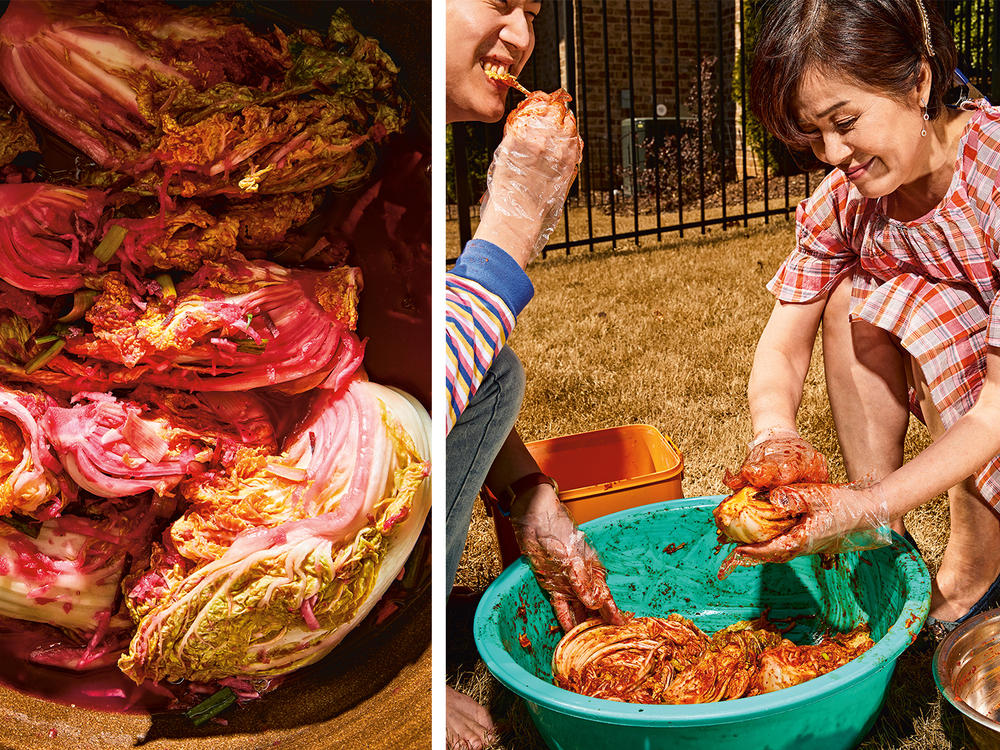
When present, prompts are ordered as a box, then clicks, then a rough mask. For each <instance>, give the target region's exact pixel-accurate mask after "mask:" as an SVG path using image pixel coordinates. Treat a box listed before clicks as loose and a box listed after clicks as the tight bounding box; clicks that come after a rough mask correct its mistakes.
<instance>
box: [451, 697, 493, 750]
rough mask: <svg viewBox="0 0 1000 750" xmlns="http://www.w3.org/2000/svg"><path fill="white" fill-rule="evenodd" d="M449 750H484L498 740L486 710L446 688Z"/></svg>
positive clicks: (468, 698)
mask: <svg viewBox="0 0 1000 750" xmlns="http://www.w3.org/2000/svg"><path fill="white" fill-rule="evenodd" d="M445 712H446V713H447V717H448V721H447V725H448V731H447V733H446V737H447V740H448V750H484V748H486V747H489V745H490V744H491V743H493V742H494V741H495V740H496V727H494V726H493V719H491V718H490V713H489V711H487V710H486V709H485V708H483V707H482V706H480V705H479V704H478V703H476V702H475V701H474V700H472V698H470V697H469V696H467V695H465V694H464V693H460V692H458V691H457V690H454V689H452V688H450V687H449V688H445Z"/></svg>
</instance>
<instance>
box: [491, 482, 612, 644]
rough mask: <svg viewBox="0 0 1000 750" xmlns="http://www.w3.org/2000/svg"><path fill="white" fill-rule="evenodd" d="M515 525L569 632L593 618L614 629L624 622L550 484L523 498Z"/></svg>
mask: <svg viewBox="0 0 1000 750" xmlns="http://www.w3.org/2000/svg"><path fill="white" fill-rule="evenodd" d="M510 520H511V523H512V525H513V526H514V534H515V535H516V536H517V542H518V544H519V545H520V547H521V552H523V553H524V554H525V555H526V556H527V558H528V562H529V563H530V564H531V569H532V570H533V571H534V573H535V578H537V579H538V584H539V585H540V586H541V587H542V589H543V590H544V591H545V592H546V593H547V594H548V595H549V601H551V602H552V608H553V609H554V610H555V613H556V618H557V619H558V620H559V624H560V625H561V626H562V628H563V630H565V631H569V630H571V629H572V628H574V627H575V626H576V625H577V624H579V623H581V622H583V621H584V620H586V619H587V618H588V617H592V616H593V613H598V614H599V615H600V616H601V617H603V618H604V620H606V621H607V622H610V623H612V624H614V625H620V624H622V623H623V622H624V620H623V618H622V615H621V613H620V612H619V611H618V606H617V605H616V604H615V600H614V599H613V598H612V596H611V591H610V590H609V589H608V584H607V581H606V580H605V572H604V567H603V566H602V565H601V561H600V560H599V559H598V557H597V553H596V552H595V551H594V548H593V547H591V546H590V544H588V543H587V538H586V537H585V536H584V535H583V532H582V531H580V529H579V528H577V526H576V523H575V522H574V521H573V517H572V516H571V515H570V513H569V510H567V508H566V506H565V505H563V504H562V503H561V502H559V498H558V497H557V496H556V493H555V491H554V490H553V489H552V488H551V487H550V486H549V485H541V486H539V487H537V488H535V489H534V490H532V491H530V492H526V493H524V494H522V495H520V496H519V497H518V501H517V503H515V505H514V507H513V509H512V512H511V518H510Z"/></svg>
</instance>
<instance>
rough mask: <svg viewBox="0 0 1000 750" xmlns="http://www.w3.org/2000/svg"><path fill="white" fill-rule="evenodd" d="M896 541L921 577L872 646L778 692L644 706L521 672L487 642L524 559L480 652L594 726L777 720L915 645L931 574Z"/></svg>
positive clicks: (525, 687)
mask: <svg viewBox="0 0 1000 750" xmlns="http://www.w3.org/2000/svg"><path fill="white" fill-rule="evenodd" d="M725 497H726V496H725V495H706V496H702V497H694V498H683V499H680V500H666V501H664V502H660V503H651V504H648V505H643V506H639V507H636V508H629V509H626V510H622V511H619V512H617V513H611V514H609V515H607V516H602V517H601V518H597V519H594V520H593V521H588V522H587V523H584V524H581V528H582V529H583V530H584V531H586V530H587V528H588V527H594V528H596V527H598V526H601V525H604V524H608V523H613V522H615V521H619V520H626V519H631V517H633V516H636V515H640V514H647V513H653V512H657V511H661V510H665V509H668V508H669V509H672V510H673V509H680V508H685V509H695V508H702V507H706V506H711V507H715V506H716V505H718V504H719V503H720V502H721V501H722V500H723V499H724V498H725ZM893 542H894V546H896V547H900V548H901V549H903V550H904V551H905V552H909V553H911V554H908V555H904V556H903V565H904V566H905V567H906V568H907V569H908V570H910V571H911V572H915V573H916V575H914V576H910V578H909V580H910V581H911V586H910V590H909V593H908V596H907V599H906V602H905V603H904V605H903V607H902V609H901V611H900V614H899V616H898V617H897V618H896V620H895V622H893V623H892V625H891V626H890V627H889V629H888V631H886V634H885V635H884V636H883V637H882V638H881V639H879V641H878V642H876V644H875V645H874V646H873V647H872V648H871V649H869V650H868V651H866V652H865V653H864V654H862V655H861V656H859V657H858V658H856V659H854V660H853V661H851V662H849V663H848V664H845V665H844V666H843V667H840V668H838V669H835V670H833V671H832V672H828V673H827V674H824V675H820V676H819V677H816V678H814V679H812V680H808V681H807V682H804V683H801V684H799V685H795V686H793V687H790V688H784V689H783V690H779V691H775V692H774V693H765V694H763V695H755V696H751V697H747V698H739V699H736V700H731V701H722V702H716V703H701V704H695V705H690V704H686V705H672V706H671V705H645V704H638V703H620V702H617V701H611V700H605V699H603V698H592V697H590V696H586V695H580V694H578V693H574V692H571V691H569V690H565V689H563V688H560V687H556V686H555V685H554V684H552V683H550V682H546V681H545V680H543V679H541V678H540V677H537V676H536V675H534V674H532V673H530V672H528V671H527V670H526V669H524V668H523V667H522V666H521V665H520V664H518V663H517V662H516V661H514V659H513V658H512V657H511V656H510V654H508V653H507V651H506V650H505V649H504V648H503V647H502V646H501V645H500V643H499V642H496V641H494V640H493V639H491V638H490V637H489V633H490V630H491V629H492V628H491V625H492V623H493V614H492V613H493V611H494V605H495V604H496V602H497V599H498V598H499V595H500V593H501V591H503V590H506V589H507V588H508V587H509V586H511V585H512V584H513V583H514V582H515V581H517V580H519V579H520V578H521V577H523V576H525V575H531V572H530V568H529V567H528V564H527V562H526V561H525V559H524V557H523V556H522V557H521V558H519V559H518V560H517V561H516V562H515V563H514V564H513V565H511V566H509V567H508V568H507V569H506V570H505V571H503V572H502V573H501V574H500V575H499V576H498V577H497V579H496V580H495V581H493V583H492V584H490V586H489V588H487V589H486V591H485V592H484V594H483V597H482V599H481V600H480V602H479V605H478V607H477V608H476V615H475V620H474V623H473V635H474V638H475V642H476V648H477V649H478V650H479V654H480V656H481V657H482V659H483V661H485V662H486V666H487V668H488V669H489V670H490V673H491V674H492V675H493V676H494V677H496V679H498V680H499V681H500V682H501V683H503V685H505V686H506V687H507V688H508V689H509V690H511V691H513V692H514V693H516V694H517V695H519V696H520V697H521V698H523V699H525V700H526V701H528V702H530V703H534V704H536V705H538V706H542V707H544V708H546V709H549V710H551V711H555V712H557V713H561V714H565V715H569V716H575V717H578V718H582V719H587V720H589V721H597V722H602V723H615V724H623V725H632V726H637V725H646V726H648V725H675V726H697V725H702V724H721V723H731V722H737V721H746V720H747V719H748V718H753V717H754V716H764V715H767V716H774V715H776V714H778V713H783V712H785V711H789V710H792V709H794V708H796V707H798V706H799V705H801V704H804V703H808V702H811V701H813V700H815V699H817V698H820V697H826V696H830V695H833V694H835V693H839V692H841V691H843V690H846V689H848V688H849V687H851V684H852V683H853V681H854V680H855V679H857V678H864V677H870V676H872V675H873V674H875V673H876V672H878V671H881V670H882V669H884V668H885V667H887V666H888V667H890V668H894V667H895V661H896V659H897V658H898V657H899V655H900V654H901V653H902V652H903V651H905V650H906V648H907V647H908V646H909V645H910V644H911V643H912V642H913V641H914V640H915V638H916V635H917V633H919V632H920V629H921V628H922V627H923V624H924V621H925V620H926V618H927V613H928V612H929V611H930V574H929V573H928V571H927V566H926V564H925V563H924V561H923V558H922V557H921V556H920V553H919V551H918V550H917V549H916V548H915V547H914V546H913V545H912V544H910V543H909V542H908V541H906V540H905V539H904V538H903V537H902V536H900V535H899V534H896V533H895V532H893Z"/></svg>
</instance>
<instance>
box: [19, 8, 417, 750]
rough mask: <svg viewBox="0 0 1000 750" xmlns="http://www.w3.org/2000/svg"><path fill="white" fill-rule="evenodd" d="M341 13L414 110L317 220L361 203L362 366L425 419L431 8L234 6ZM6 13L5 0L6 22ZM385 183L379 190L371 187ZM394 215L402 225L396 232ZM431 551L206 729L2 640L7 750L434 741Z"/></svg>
mask: <svg viewBox="0 0 1000 750" xmlns="http://www.w3.org/2000/svg"><path fill="white" fill-rule="evenodd" d="M172 4H173V5H176V6H182V7H183V6H185V5H188V4H197V5H202V6H203V5H209V4H210V3H206V2H197V3H186V2H175V3H172ZM337 5H343V6H345V7H346V9H347V11H348V13H349V15H350V17H351V21H352V23H353V25H354V26H355V28H357V29H358V30H359V31H361V32H362V33H363V34H366V35H367V36H370V37H374V38H375V39H377V40H378V41H379V44H380V45H381V47H382V48H383V49H384V50H386V51H387V52H388V53H389V54H390V56H391V57H392V58H393V60H394V61H395V62H396V64H397V65H398V67H399V68H400V73H399V81H400V85H401V87H402V89H403V91H404V94H405V97H406V98H407V100H408V101H409V103H410V105H411V113H410V117H409V121H408V124H407V126H406V129H405V131H404V132H402V133H401V134H397V135H394V136H392V137H391V138H390V139H389V140H387V141H386V142H385V143H383V144H382V145H381V147H380V151H379V160H378V163H377V166H376V168H375V171H374V173H373V174H372V176H371V179H370V180H369V181H368V182H366V183H365V184H364V185H362V186H361V187H360V188H359V189H357V190H355V191H353V192H351V193H340V194H337V195H334V196H333V197H332V198H331V200H330V201H329V203H328V204H325V205H327V206H328V210H327V209H324V212H323V214H322V216H321V218H320V222H322V221H329V223H331V225H332V223H333V222H336V221H343V218H344V216H345V215H346V214H347V213H349V212H351V211H352V210H355V207H356V206H360V207H359V208H357V209H356V210H355V213H354V215H353V220H356V223H355V224H354V227H355V228H354V231H353V234H352V237H351V246H350V256H349V257H348V261H347V262H348V263H349V264H351V265H354V266H357V267H360V268H361V270H362V274H363V278H364V290H363V292H362V294H361V299H360V302H359V306H358V310H359V322H358V335H359V337H360V338H362V339H367V344H366V350H365V360H364V367H365V370H366V372H367V374H368V376H369V377H370V379H371V380H372V381H374V382H377V383H380V384H384V385H388V386H394V387H396V388H400V389H402V390H404V391H406V392H408V393H409V394H412V395H413V396H414V397H415V398H416V399H417V400H419V401H420V402H421V403H422V404H423V405H424V407H425V408H427V409H429V407H430V382H431V373H430V299H431V293H430V174H429V168H430V136H429V129H428V122H429V114H430V72H429V71H430V64H429V61H430V56H429V55H430V53H429V49H430V0H422V1H421V2H412V0H370V1H369V2H355V3H350V2H348V3H341V4H332V3H326V2H319V3H317V2H308V1H307V0H281V1H279V0H273V1H267V0H264V1H261V2H255V1H253V0H251V2H249V3H241V4H240V5H239V6H238V7H237V6H232V7H233V8H235V9H236V10H237V11H239V17H240V18H242V19H243V20H244V21H246V22H247V23H248V24H249V25H250V26H251V28H255V29H259V28H265V29H267V28H270V27H271V26H272V25H274V24H279V25H281V26H282V27H283V28H284V29H285V30H286V31H288V30H291V29H295V28H300V27H307V28H315V29H320V30H324V31H325V28H326V25H327V24H328V23H329V20H330V17H331V15H332V14H333V12H334V10H335V9H336V7H337ZM6 7H7V3H6V2H2V1H0V13H2V12H3V10H5V9H6ZM37 130H38V131H39V133H38V134H39V137H40V138H41V141H40V142H41V148H42V152H43V158H44V159H46V160H48V159H50V158H51V159H52V161H53V162H57V161H58V160H59V158H60V155H62V156H63V157H64V158H65V155H66V153H68V152H67V149H66V146H65V144H61V143H60V142H59V141H58V140H56V139H51V136H46V135H45V134H44V133H43V132H42V129H41V128H37ZM375 185H381V188H380V189H378V190H374V189H373V186H375ZM388 214H391V215H392V216H393V217H394V221H393V226H392V228H391V229H390V228H387V223H388V222H387V220H386V216H387V215H388ZM317 231H319V229H317ZM425 481H427V482H429V479H428V480H425ZM428 492H429V489H428ZM417 529H418V531H419V529H420V525H419V524H417ZM429 541H430V524H429V520H428V522H427V524H426V525H425V526H424V528H423V531H422V533H420V537H419V539H418V540H417V541H416V546H415V547H414V549H413V553H412V555H411V557H410V558H409V559H408V560H407V562H406V567H407V568H412V571H413V573H416V575H415V576H413V575H412V574H411V576H410V577H407V578H405V579H404V582H405V583H406V587H405V588H404V589H403V594H402V596H403V598H402V599H400V598H399V596H397V597H396V599H395V600H394V601H393V603H392V606H390V607H379V606H378V605H375V606H374V607H373V609H372V611H371V613H370V614H369V615H368V616H367V618H366V619H365V620H364V621H363V622H362V623H361V624H360V625H359V626H358V627H356V628H355V629H354V630H353V631H352V632H351V633H350V634H348V635H347V637H346V639H345V640H344V641H343V642H342V643H341V644H340V645H339V646H338V647H336V648H335V649H334V650H333V651H332V652H331V653H330V654H329V655H328V656H327V657H325V658H324V659H323V660H321V661H320V662H318V663H316V664H313V665H312V666H308V667H305V668H303V669H301V670H300V671H298V672H296V673H293V674H292V675H290V676H289V677H288V678H286V679H285V680H284V681H283V682H282V683H281V684H280V686H279V687H277V688H276V689H275V690H273V691H271V692H265V693H264V694H263V695H262V697H260V698H258V699H256V700H252V701H249V702H246V703H243V704H238V705H235V706H233V707H231V708H229V709H228V710H227V711H225V712H223V713H221V714H220V715H219V717H218V719H217V720H213V721H210V722H208V723H206V724H204V725H202V726H194V724H193V722H192V721H191V720H190V719H188V718H187V717H186V716H185V714H184V713H183V712H182V711H165V710H159V709H156V708H154V709H152V710H149V709H144V708H143V707H142V705H141V704H140V705H139V706H135V707H133V708H132V710H129V711H117V710H116V711H108V710H102V705H104V704H103V696H106V695H114V694H115V692H116V691H118V690H119V689H120V688H122V687H123V686H124V688H125V689H127V688H128V682H127V678H124V675H121V674H120V673H118V675H117V676H116V675H115V674H114V672H113V670H111V669H109V670H107V671H103V672H99V673H97V674H91V675H89V676H80V675H75V674H72V673H69V672H63V671H60V670H57V669H46V668H40V667H33V666H30V665H27V663H25V662H22V661H21V660H20V659H18V658H17V649H16V645H15V644H11V643H5V644H0V750H13V749H15V748H16V750H43V749H44V750H56V749H59V750H118V749H120V748H128V747H137V746H142V747H145V748H150V750H163V749H165V748H212V750H244V749H247V748H263V747H267V748H283V749H287V750H297V749H301V750H306V749H310V750H318V749H320V748H329V747H335V746H336V747H340V746H343V747H365V748H383V747H385V748H395V747H411V746H418V745H420V746H422V745H423V744H424V743H425V742H426V743H429V741H430V739H429V738H430V731H431V730H430V725H431V700H430V698H431V693H430V680H431V651H430V553H429V550H430V544H429ZM410 542H412V540H410ZM407 548H409V542H408V544H407ZM403 557H404V558H405V554H404V555H403ZM387 559H388V558H387ZM394 564H396V565H397V567H398V563H395V562H394ZM391 591H392V590H390V593H391ZM397 593H398V592H397ZM383 603H384V602H383ZM118 678H122V679H125V682H124V683H122V682H121V680H119V679H118ZM119 703H120V701H119ZM105 707H106V706H105Z"/></svg>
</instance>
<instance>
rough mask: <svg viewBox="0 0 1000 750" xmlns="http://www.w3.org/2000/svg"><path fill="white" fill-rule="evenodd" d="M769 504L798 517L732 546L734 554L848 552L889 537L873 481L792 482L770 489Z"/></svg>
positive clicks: (769, 556)
mask: <svg viewBox="0 0 1000 750" xmlns="http://www.w3.org/2000/svg"><path fill="white" fill-rule="evenodd" d="M770 499H771V504H772V505H774V506H775V507H777V508H780V509H782V510H784V511H785V512H786V513H788V515H792V516H796V515H797V516H800V518H799V521H798V523H796V524H795V526H793V527H792V528H791V529H789V530H788V531H787V532H785V533H784V534H781V535H780V536H777V537H775V538H774V539H771V540H770V541H767V542H763V543H762V544H746V545H742V546H739V547H737V548H736V550H735V555H736V558H737V559H739V558H751V559H752V560H754V561H756V562H779V563H780V562H787V561H788V560H791V559H792V558H793V557H798V556H799V555H811V554H816V553H820V552H822V553H838V552H851V551H856V550H863V549H875V548H876V547H884V546H885V545H887V544H889V543H890V542H891V541H892V537H891V533H890V531H889V508H888V504H887V503H886V501H885V498H884V496H883V494H882V492H881V490H880V489H879V488H878V486H877V485H875V486H871V487H863V486H859V485H858V484H847V485H838V484H793V485H790V486H787V487H778V488H776V489H773V490H771V495H770Z"/></svg>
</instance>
